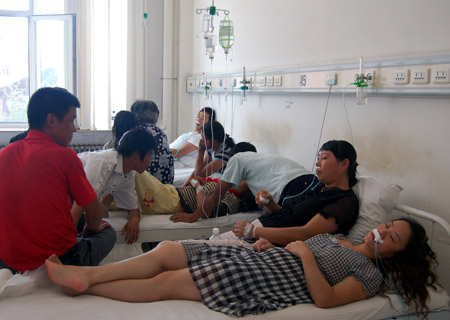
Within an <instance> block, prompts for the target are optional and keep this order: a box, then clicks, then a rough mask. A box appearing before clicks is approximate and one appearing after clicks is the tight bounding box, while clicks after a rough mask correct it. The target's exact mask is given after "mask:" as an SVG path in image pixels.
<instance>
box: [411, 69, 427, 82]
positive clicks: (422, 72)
mask: <svg viewBox="0 0 450 320" xmlns="http://www.w3.org/2000/svg"><path fill="white" fill-rule="evenodd" d="M429 81H430V71H429V70H428V69H416V70H414V69H413V70H412V71H411V83H422V84H426V83H428V82H429Z"/></svg>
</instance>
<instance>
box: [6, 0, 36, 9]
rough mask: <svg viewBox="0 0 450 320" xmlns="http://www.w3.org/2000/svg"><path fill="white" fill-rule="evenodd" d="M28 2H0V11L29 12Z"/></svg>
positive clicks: (12, 0) (14, 0)
mask: <svg viewBox="0 0 450 320" xmlns="http://www.w3.org/2000/svg"><path fill="white" fill-rule="evenodd" d="M29 8H30V2H29V0H0V10H5V11H29Z"/></svg>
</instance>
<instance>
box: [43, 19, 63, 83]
mask: <svg viewBox="0 0 450 320" xmlns="http://www.w3.org/2000/svg"><path fill="white" fill-rule="evenodd" d="M66 23H67V22H66V21H64V20H44V21H36V75H37V77H36V87H37V88H42V87H63V88H68V77H67V72H66V71H67V70H66V64H65V58H66V57H67V52H66V46H65V41H66V37H65V32H64V31H65V30H66V27H65V25H66Z"/></svg>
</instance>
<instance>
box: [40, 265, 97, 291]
mask: <svg viewBox="0 0 450 320" xmlns="http://www.w3.org/2000/svg"><path fill="white" fill-rule="evenodd" d="M50 258H51V257H50ZM50 258H49V259H47V260H45V265H46V267H47V273H48V276H49V278H50V280H51V281H52V282H53V283H54V284H56V285H58V286H61V287H63V289H64V291H65V292H66V293H67V294H70V295H74V293H75V292H78V293H80V292H83V291H86V290H87V289H88V288H89V282H88V279H87V278H86V276H85V275H84V272H83V269H82V268H80V267H76V266H66V265H63V264H60V263H58V262H54V261H52V260H51V259H50ZM58 261H59V259H58ZM74 291H75V292H74Z"/></svg>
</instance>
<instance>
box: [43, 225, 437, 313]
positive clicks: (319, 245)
mask: <svg viewBox="0 0 450 320" xmlns="http://www.w3.org/2000/svg"><path fill="white" fill-rule="evenodd" d="M377 235H379V236H380V238H379V239H378V240H377V241H376V240H375V239H376V236H377ZM377 258H378V259H380V261H379V262H378V263H379V264H382V263H383V264H384V268H383V269H382V270H379V269H378V268H377V266H376V265H375V264H374V263H373V261H375V260H376V259H377ZM405 259H407V261H406V263H405ZM434 261H435V256H434V253H433V252H432V251H431V249H430V248H429V247H428V245H427V244H426V235H425V231H424V229H423V228H422V227H421V226H420V225H419V224H417V223H416V222H414V221H413V220H410V219H399V220H395V221H391V222H388V223H386V224H382V225H379V226H378V227H377V228H376V230H375V229H374V231H372V232H370V233H368V234H367V235H366V237H365V242H364V243H362V244H358V245H354V244H352V243H350V242H349V241H348V240H346V239H345V238H342V237H340V236H333V235H330V234H322V235H318V236H315V237H313V238H311V239H309V240H307V241H305V242H303V241H296V242H292V243H290V244H288V245H287V246H286V247H284V248H281V247H274V246H273V245H272V244H271V243H269V242H268V241H267V240H264V239H260V240H259V241H258V242H256V243H255V244H254V246H253V249H246V248H243V247H232V246H210V245H208V244H199V243H189V242H170V241H164V242H162V243H160V244H159V245H158V247H156V248H155V249H154V250H153V251H150V252H148V253H146V254H143V255H141V256H138V257H135V258H131V259H128V260H125V261H122V262H118V263H114V264H108V265H103V266H99V267H88V268H86V267H76V266H64V265H62V264H60V263H59V262H58V259H57V257H56V256H52V257H50V258H49V259H48V260H47V261H46V265H47V271H48V274H49V277H50V279H51V280H52V281H53V282H54V283H55V284H57V285H59V286H62V287H63V288H65V289H66V290H67V291H68V292H69V293H70V294H82V293H84V294H93V295H99V296H104V297H109V298H112V299H116V300H123V301H129V302H143V301H158V300H169V299H183V300H193V301H202V302H203V303H204V304H205V305H206V306H207V307H208V308H210V309H212V310H215V311H219V312H223V313H225V314H229V315H234V316H243V315H245V314H249V313H251V314H258V313H263V312H266V311H269V310H277V309H282V308H286V307H288V306H291V305H294V304H298V303H315V304H316V305H317V306H318V307H334V306H339V305H343V304H346V303H350V302H353V301H358V300H362V299H365V298H369V297H371V296H374V295H375V294H377V293H378V292H380V290H381V289H382V285H383V272H384V271H387V272H389V271H390V272H391V274H392V278H393V281H394V283H395V284H396V285H401V286H402V288H403V289H404V290H401V291H400V292H401V295H402V297H403V299H404V300H405V303H406V304H411V303H413V304H415V306H416V310H417V311H422V310H426V304H425V301H426V299H427V292H428V291H427V290H426V285H427V284H429V285H432V284H433V283H434V282H435V281H436V275H435V273H434V272H433V271H432V270H431V267H432V264H433V262H434ZM412 275H414V279H415V280H416V281H415V283H414V285H410V284H408V282H409V281H408V279H412Z"/></svg>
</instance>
